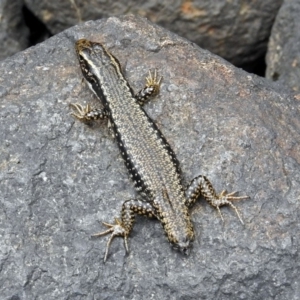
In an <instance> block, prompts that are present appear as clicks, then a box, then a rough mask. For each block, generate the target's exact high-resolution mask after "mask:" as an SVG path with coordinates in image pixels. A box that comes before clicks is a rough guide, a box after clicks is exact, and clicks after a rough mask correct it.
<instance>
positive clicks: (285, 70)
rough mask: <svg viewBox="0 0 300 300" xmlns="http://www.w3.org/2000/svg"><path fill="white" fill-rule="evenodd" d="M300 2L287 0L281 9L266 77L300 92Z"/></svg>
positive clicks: (275, 26)
mask: <svg viewBox="0 0 300 300" xmlns="http://www.w3.org/2000/svg"><path fill="white" fill-rule="evenodd" d="M299 20H300V1H299V0H286V1H284V4H283V6H282V7H281V9H280V11H279V13H278V15H277V18H276V21H275V24H274V26H273V29H272V35H271V37H270V41H269V47H268V53H267V71H266V77H267V78H269V79H271V80H274V81H279V82H280V83H282V84H283V85H285V86H288V87H290V88H291V89H292V90H294V91H296V92H299V91H300V52H299V49H300V22H299Z"/></svg>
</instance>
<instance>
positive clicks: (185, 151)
mask: <svg viewBox="0 0 300 300" xmlns="http://www.w3.org/2000/svg"><path fill="white" fill-rule="evenodd" d="M83 37H84V38H87V39H90V40H94V41H100V42H103V43H105V45H106V46H107V47H108V48H109V49H110V50H111V52H112V53H113V54H114V55H115V56H117V57H118V58H119V60H120V63H121V65H122V66H123V68H124V71H125V73H126V76H127V78H128V80H129V81H130V83H131V84H132V87H133V88H134V89H135V90H137V89H138V88H140V87H141V86H142V85H143V84H144V77H145V76H146V75H147V72H148V69H149V68H157V69H158V70H159V73H160V74H161V75H162V76H163V77H164V80H163V84H162V90H161V93H160V95H159V96H158V97H157V99H156V100H153V101H152V102H151V103H149V104H147V105H146V107H145V109H146V110H147V111H148V113H149V115H150V116H151V117H152V118H153V119H154V120H155V121H156V122H157V124H158V126H159V127H160V128H161V130H162V132H163V133H164V134H165V136H166V137H167V139H168V141H169V142H170V144H171V145H172V147H173V148H174V150H175V152H176V153H177V156H178V159H179V161H180V163H181V166H182V169H183V177H184V181H185V182H188V181H189V180H191V179H192V178H193V177H195V176H196V175H199V174H205V175H207V176H208V177H209V178H210V179H211V181H212V182H213V184H214V185H215V187H216V188H217V189H218V190H219V191H221V190H222V189H223V188H226V189H227V190H229V191H233V190H239V191H240V194H242V195H245V194H247V195H249V196H250V197H251V199H250V200H243V201H239V202H236V205H237V206H238V208H239V210H240V211H241V214H242V215H243V218H244V221H245V226H242V225H241V224H240V222H239V220H238V218H237V217H236V215H235V213H234V212H233V211H232V210H231V209H230V208H227V207H225V208H223V209H222V212H223V215H224V217H225V223H224V224H223V223H222V221H221V219H220V217H219V216H218V214H217V212H216V211H215V210H214V209H213V208H211V207H210V206H209V205H208V204H206V203H205V202H204V201H200V202H199V203H198V204H197V205H196V206H195V208H194V209H193V214H192V219H193V222H194V225H195V229H196V240H195V242H194V247H193V249H192V251H191V254H190V256H188V257H186V256H183V255H181V254H180V253H178V252H176V251H174V250H172V249H171V247H170V246H169V244H168V242H167V239H166V238H165V236H164V233H163V229H162V226H161V224H160V223H159V222H158V221H155V220H148V219H147V218H143V217H139V218H138V219H137V222H136V224H135V227H134V230H133V232H132V234H131V236H130V239H129V245H130V253H129V254H128V255H125V252H124V247H123V242H122V240H121V239H116V240H114V242H113V244H112V247H111V249H110V252H109V257H108V261H107V263H106V264H103V255H104V249H105V245H106V242H107V237H106V238H99V239H91V238H90V235H91V234H93V233H95V232H99V231H101V230H103V225H102V224H101V223H100V221H108V222H111V221H113V218H114V217H116V216H118V215H119V212H120V209H121V205H122V202H123V201H124V200H126V199H129V198H132V197H135V192H134V190H133V188H132V184H131V182H130V180H129V179H128V175H127V171H126V169H125V167H124V165H123V162H122V159H121V156H120V154H119V152H118V149H117V146H116V145H115V142H114V140H113V139H112V138H111V136H110V134H109V131H108V129H107V128H106V124H105V122H99V123H98V124H95V126H92V127H88V126H86V125H84V124H82V123H80V122H78V121H76V120H74V118H72V117H71V116H70V114H69V113H70V111H71V109H70V108H69V104H70V103H71V102H79V103H81V104H84V103H88V102H89V103H93V104H94V105H96V104H97V103H98V101H97V100H96V99H94V98H92V97H91V92H90V91H89V90H88V88H87V87H86V86H85V85H83V84H82V74H81V71H80V69H79V64H78V62H77V59H76V55H75V51H74V41H75V40H77V39H79V38H83ZM1 70H2V72H1V75H0V97H1V98H0V105H1V111H0V122H1V123H0V127H1V131H0V139H1V141H2V143H1V151H0V172H1V173H0V191H1V194H0V295H1V298H2V299H14V300H16V299H40V298H42V299H124V298H126V299H280V300H282V299H290V300H291V299H292V300H296V299H298V297H299V294H300V282H299V280H298V278H299V273H300V257H299V231H300V228H299V227H300V226H299V223H300V221H299V220H300V215H299V214H300V213H299V211H300V210H299V209H300V201H299V190H300V175H299V164H300V151H299V140H300V134H299V132H300V122H299V101H296V100H295V99H294V97H293V96H292V95H288V94H287V93H285V92H284V91H282V90H281V89H279V88H278V87H277V86H276V85H273V84H272V83H270V82H269V81H266V80H264V79H262V78H259V77H256V76H253V75H249V74H247V73H246V72H244V71H242V70H240V69H237V68H235V67H233V66H232V65H230V64H229V63H227V62H226V61H224V60H222V59H221V58H219V57H217V56H214V55H212V54H211V53H209V52H208V51H205V50H202V49H200V48H198V47H197V46H196V45H195V44H192V43H190V42H188V41H186V40H184V39H182V38H179V37H178V36H176V35H174V34H171V33H169V32H167V31H166V30H164V29H162V28H160V27H158V26H155V25H152V24H151V23H149V22H148V21H147V20H145V19H141V18H134V17H122V18H116V17H113V18H109V19H108V20H101V21H97V22H93V21H90V22H87V23H85V24H82V25H80V26H75V27H73V28H71V29H69V30H67V31H65V32H63V33H61V34H58V35H57V36H55V37H53V38H51V39H49V40H47V41H46V42H44V43H42V44H39V45H38V46H35V47H32V48H30V49H27V50H26V51H24V52H22V53H19V54H17V55H15V56H14V57H13V58H11V59H7V60H5V61H4V62H2V63H1Z"/></svg>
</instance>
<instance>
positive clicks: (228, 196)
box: [185, 175, 249, 224]
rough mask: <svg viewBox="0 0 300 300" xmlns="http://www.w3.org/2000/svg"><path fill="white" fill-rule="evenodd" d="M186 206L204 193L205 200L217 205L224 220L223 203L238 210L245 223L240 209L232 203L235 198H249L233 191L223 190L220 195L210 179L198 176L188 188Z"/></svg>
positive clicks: (214, 205)
mask: <svg viewBox="0 0 300 300" xmlns="http://www.w3.org/2000/svg"><path fill="white" fill-rule="evenodd" d="M185 194H186V199H187V200H186V203H185V204H186V206H187V207H189V208H190V207H191V206H193V204H194V203H195V202H196V200H197V199H198V198H199V196H200V195H202V196H203V197H204V198H205V200H206V201H207V202H208V203H209V204H211V205H212V206H213V207H215V208H216V209H217V211H218V213H219V215H220V217H221V219H222V221H223V222H224V218H223V216H222V213H221V210H220V207H221V206H223V205H229V206H230V207H231V208H233V209H234V211H235V212H236V214H237V216H238V218H239V220H240V221H241V223H242V224H244V222H243V220H242V218H241V216H240V214H239V212H238V209H237V208H236V206H235V205H233V204H232V203H231V201H233V200H242V199H247V198H249V197H248V196H240V197H237V196H235V194H236V192H233V193H227V192H226V191H222V192H221V193H220V194H219V195H218V194H217V193H216V191H215V189H214V188H213V186H212V184H211V183H210V181H209V180H208V179H207V178H206V177H205V176H202V175H200V176H198V177H196V178H194V179H193V180H192V181H191V183H190V185H189V186H188V188H187V189H186V192H185Z"/></svg>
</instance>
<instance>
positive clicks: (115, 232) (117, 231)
mask: <svg viewBox="0 0 300 300" xmlns="http://www.w3.org/2000/svg"><path fill="white" fill-rule="evenodd" d="M102 224H103V225H105V226H106V227H108V229H107V230H105V231H102V232H99V233H96V234H93V235H92V237H100V236H103V235H106V234H109V233H111V235H110V238H109V239H108V241H107V244H106V248H105V254H104V262H106V259H107V255H108V250H109V247H110V244H111V242H112V240H113V239H114V237H116V236H123V237H124V246H125V249H126V252H129V250H128V242H127V236H128V234H127V233H126V229H125V228H124V227H123V225H122V222H121V221H120V220H119V219H117V218H115V224H109V223H105V222H102Z"/></svg>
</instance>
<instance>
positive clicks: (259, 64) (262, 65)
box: [240, 53, 267, 77]
mask: <svg viewBox="0 0 300 300" xmlns="http://www.w3.org/2000/svg"><path fill="white" fill-rule="evenodd" d="M265 57H266V53H264V54H263V55H261V56H260V57H259V58H257V59H256V60H255V61H253V62H251V63H249V64H245V65H242V66H240V68H242V69H243V70H245V71H247V72H248V73H252V74H256V75H258V76H261V77H265V74H266V68H267V65H266V60H265Z"/></svg>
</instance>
